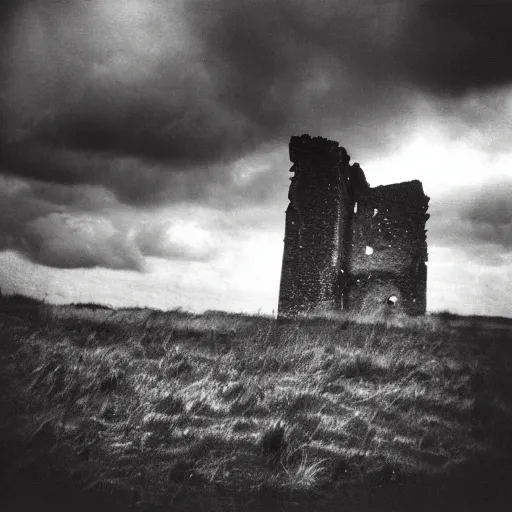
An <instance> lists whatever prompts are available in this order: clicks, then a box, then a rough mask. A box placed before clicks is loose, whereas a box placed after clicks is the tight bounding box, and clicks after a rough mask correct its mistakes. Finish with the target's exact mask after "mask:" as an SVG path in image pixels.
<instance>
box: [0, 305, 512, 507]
mask: <svg viewBox="0 0 512 512" xmlns="http://www.w3.org/2000/svg"><path fill="white" fill-rule="evenodd" d="M9 307H11V310H9ZM2 308H3V309H2V310H3V311H7V312H6V313H5V314H4V317H3V318H4V320H5V321H4V327H3V328H4V335H5V336H10V337H11V338H12V339H13V340H14V342H15V344H16V353H15V355H14V357H12V358H10V359H8V364H9V366H8V367H7V368H3V369H2V371H3V372H6V373H8V374H9V376H10V379H11V382H12V383H13V385H12V388H13V389H15V390H16V401H17V406H16V428H17V429H18V434H19V435H20V436H22V437H23V439H24V440H25V441H26V442H32V443H35V444H38V443H39V444H41V443H42V441H41V439H42V436H46V437H48V436H49V438H50V439H51V446H50V447H49V449H51V450H55V447H58V449H59V453H60V452H62V453H64V454H66V453H67V454H68V455H69V456H68V457H64V458H63V460H62V465H63V466H65V467H67V468H68V469H69V471H72V472H74V473H75V474H76V473H77V474H79V475H80V478H82V479H83V481H84V482H86V483H87V484H88V485H89V486H95V485H100V484H104V483H105V482H107V483H110V484H111V485H113V486H115V487H116V488H117V487H118V488H125V489H130V490H134V491H135V492H137V493H138V495H139V496H144V499H146V500H152V499H157V498H158V496H163V495H165V494H166V493H168V492H169V489H170V488H171V487H172V485H173V484H182V483H184V482H187V483H189V484H190V485H194V484H197V485H200V486H208V485H220V486H222V487H224V488H228V489H233V490H244V491H256V490H258V489H262V488H265V489H269V488H271V489H275V490H286V491H298V492H303V491H304V492H310V491H314V490H318V489H324V490H325V489H332V490H336V489H339V488H340V487H343V486H347V485H351V484H358V483H373V482H378V483H383V482H389V481H396V480H400V479H410V478H421V477H422V476H425V475H427V476H428V475H435V474H443V473H444V472H446V471H448V469H449V468H452V467H453V466H454V464H455V465H457V464H458V463H460V462H464V461H467V460H470V459H472V458H473V457H475V456H482V455H490V454H492V453H493V452H497V451H500V450H501V451H502V450H503V449H504V448H506V449H510V448H511V447H510V446H509V445H510V443H507V437H508V436H507V435H505V434H506V429H508V428H509V426H510V424H511V421H512V411H511V403H512V401H511V399H510V398H511V397H510V394H508V395H507V392H505V391H503V390H504V389H511V386H510V385H509V383H510V376H509V372H508V371H507V364H509V362H510V360H511V359H512V357H511V350H510V347H507V346H506V338H507V337H510V336H509V334H510V331H507V330H506V329H505V330H504V329H497V330H493V329H492V327H491V328H489V327H486V328H478V325H479V324H478V322H477V323H475V321H474V320H466V321H464V319H461V318H460V317H457V318H456V319H455V320H454V319H453V318H452V319H450V318H445V317H443V316H442V315H439V316H435V315H433V316H427V317H424V318H415V319H407V318H392V319H388V320H386V321H382V320H379V319H375V318H373V319H369V318H362V317H354V316H352V317H351V316H347V315H345V316H342V317H341V316H332V315H331V316H330V317H326V316H323V317H322V316H317V317H314V318H303V319H299V320H296V321H286V322H277V321H276V320H274V319H272V318H267V317H250V316H244V315H235V314H226V313H221V312H207V313H205V314H204V315H192V314H188V313H186V312H183V311H180V310H176V311H171V312H156V311H151V310H142V309H141V310H109V309H103V308H97V307H93V306H87V307H83V306H82V307H76V306H60V307H58V306H50V305H41V304H29V305H28V306H26V308H25V309H23V308H21V307H17V308H13V307H12V302H9V299H5V298H4V299H2ZM13 309H16V311H18V316H19V315H20V314H23V315H25V316H24V317H23V318H24V319H25V320H26V321H24V322H21V321H19V318H18V319H17V320H16V321H15V320H12V322H9V321H8V320H6V319H8V318H11V317H9V316H8V315H9V314H12V311H13ZM20 311H21V312H22V313H20ZM455 321H456V322H458V323H457V325H456V326H454V322H455ZM500 365H501V366H500ZM508 393H510V392H508ZM505 445H506V446H505ZM28 446H30V444H29V445H28Z"/></svg>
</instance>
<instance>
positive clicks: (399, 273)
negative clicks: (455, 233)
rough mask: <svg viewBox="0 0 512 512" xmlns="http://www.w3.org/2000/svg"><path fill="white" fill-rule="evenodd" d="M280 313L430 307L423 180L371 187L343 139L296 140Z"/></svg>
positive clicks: (292, 151)
mask: <svg viewBox="0 0 512 512" xmlns="http://www.w3.org/2000/svg"><path fill="white" fill-rule="evenodd" d="M290 160H291V161H292V162H293V166H292V168H291V169H290V171H291V172H294V176H293V177H292V178H291V185H290V191H289V199H290V204H289V206H288V209H287V210H286V228H285V238H284V253H283V267H282V274H281V286H280V293H279V308H278V314H279V316H293V315H295V314H297V313H301V312H311V311H318V310H334V311H336V310H342V309H350V310H357V311H363V312H370V311H372V312H373V311H378V310H384V311H386V310H391V309H392V310H393V311H404V312H406V313H408V314H413V315H414V314H423V313H425V311H426V282H427V268H426V261H427V242H426V230H425V223H426V221H427V219H428V214H427V213H426V210H427V208H428V201H429V198H428V197H427V196H426V195H425V194H424V192H423V188H422V185H421V183H420V182H419V181H417V180H415V181H411V182H406V183H398V184H394V185H388V186H380V187H375V188H371V187H370V186H369V184H368V183H367V181H366V178H365V175H364V172H363V170H362V169H361V168H360V166H359V165H358V164H357V163H356V164H353V165H350V164H349V162H350V157H349V156H348V155H347V152H346V151H345V149H344V148H342V147H340V146H339V144H338V143H337V142H333V141H329V140H326V139H323V138H321V137H314V138H311V137H309V136H308V135H303V136H301V137H292V139H291V141H290Z"/></svg>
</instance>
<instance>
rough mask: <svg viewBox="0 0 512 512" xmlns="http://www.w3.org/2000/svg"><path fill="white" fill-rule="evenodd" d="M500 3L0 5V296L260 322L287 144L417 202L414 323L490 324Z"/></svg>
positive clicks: (506, 223)
mask: <svg viewBox="0 0 512 512" xmlns="http://www.w3.org/2000/svg"><path fill="white" fill-rule="evenodd" d="M510 48H512V2H509V1H506V0H487V1H486V0H478V1H477V0H407V1H405V0H403V1H393V0H375V1H373V0H343V1H342V2H341V1H340V0H279V1H278V0H197V1H196V0H172V1H171V0H2V1H1V3H0V79H1V82H0V119H1V124H0V288H1V289H2V290H3V291H4V292H7V293H15V292H16V293H24V294H28V295H33V296H36V297H39V298H46V299H47V300H49V301H52V302H58V303H62V302H100V303H108V304H111V305H113V306H131V305H140V306H151V307H157V308H162V309H167V308H172V307H178V306H182V307H184V308H185V309H191V310H196V311H202V310H204V309H225V310H234V311H249V312H256V311H262V312H265V313H270V312H272V310H274V309H276V308H277V295H278V288H279V276H280V270H281V258H282V250H283V243H282V239H283V234H284V220H285V218H284V210H285V209H286V206H287V189H288V185H289V181H288V178H289V173H288V170H289V168H290V166H291V163H290V162H289V159H288V142H289V139H290V136H292V135H300V134H302V133H309V134H311V135H322V136H324V137H328V138H332V139H335V140H337V141H339V142H340V144H341V145H343V146H344V147H345V148H346V149H347V151H348V153H349V154H350V155H351V157H352V161H357V162H359V163H360V164H361V166H362V168H363V169H364V171H365V172H366V175H367V178H368V181H369V182H370V184H371V185H372V186H377V185H381V184H388V183H394V182H398V181H406V180H412V179H419V180H421V181H422V182H423V186H424V190H425V192H426V193H427V195H429V196H430V197H431V201H430V210H429V211H430V214H431V218H430V220H429V221H428V223H427V228H428V230H429V231H428V244H429V255H430V261H429V266H428V272H429V275H428V309H429V310H431V311H435V310H446V309H448V310H451V311H454V312H458V313H464V314H469V313H477V314H493V315H507V316H510V314H511V313H510V312H511V307H510V304H511V303H512V288H511V286H510V283H512V60H511V58H510Z"/></svg>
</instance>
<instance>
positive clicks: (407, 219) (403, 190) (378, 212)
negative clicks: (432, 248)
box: [346, 180, 429, 315]
mask: <svg viewBox="0 0 512 512" xmlns="http://www.w3.org/2000/svg"><path fill="white" fill-rule="evenodd" d="M428 200H429V198H428V197H427V196H426V195H425V194H424V192H423V187H422V185H421V182H419V181H417V180H415V181H410V182H405V183H398V184H393V185H388V186H380V187H375V188H369V189H368V190H367V191H366V192H365V193H363V194H362V195H360V196H359V197H357V208H356V209H357V211H356V212H355V213H354V221H353V229H352V233H351V235H352V236H351V240H350V242H349V243H350V258H349V265H348V272H349V275H350V284H349V287H348V297H347V301H346V304H347V306H348V307H349V308H350V309H356V310H359V311H364V312H370V311H375V310H376V309H377V308H385V307H387V306H392V307H393V308H394V309H395V310H402V311H404V312H406V313H408V314H412V315H415V314H423V313H425V311H426V283H427V273H426V263H425V262H426V261H427V240H426V230H425V223H426V220H427V219H428V214H427V213H426V210H427V208H428ZM393 296H394V297H396V302H395V303H394V304H391V303H388V300H389V299H390V298H391V297H393Z"/></svg>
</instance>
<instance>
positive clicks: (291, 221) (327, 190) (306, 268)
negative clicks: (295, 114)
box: [279, 135, 349, 314]
mask: <svg viewBox="0 0 512 512" xmlns="http://www.w3.org/2000/svg"><path fill="white" fill-rule="evenodd" d="M290 160H291V161H292V162H293V166H292V167H291V169H290V172H293V173H294V176H293V177H292V178H290V179H291V184H290V191H289V194H288V198H289V200H290V204H289V206H288V208H287V210H286V229H285V239H284V254H283V267H282V275H281V286H280V292H279V310H280V311H281V313H285V314H296V313H299V312H309V311H313V310H318V309H331V310H335V309H340V308H341V307H342V304H341V302H340V301H341V299H342V294H341V293H340V289H339V288H340V284H339V274H340V270H341V267H342V264H343V262H342V252H343V247H344V240H345V237H346V230H347V221H348V217H347V208H348V200H347V199H348V194H347V183H346V173H347V172H348V162H349V158H348V155H347V153H346V151H345V150H344V149H343V148H340V147H339V144H338V143H337V142H332V141H328V140H326V139H323V138H321V137H314V138H311V137H309V136H308V135H303V136H302V137H292V139H291V142H290Z"/></svg>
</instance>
